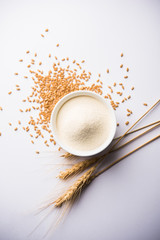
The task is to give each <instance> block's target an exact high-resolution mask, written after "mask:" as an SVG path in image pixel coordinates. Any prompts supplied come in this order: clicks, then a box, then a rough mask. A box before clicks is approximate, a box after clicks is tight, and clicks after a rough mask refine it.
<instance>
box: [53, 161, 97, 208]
mask: <svg viewBox="0 0 160 240" xmlns="http://www.w3.org/2000/svg"><path fill="white" fill-rule="evenodd" d="M96 167H97V164H96V165H95V166H93V167H91V168H90V169H89V170H88V171H86V172H85V173H84V174H83V175H82V176H81V177H80V178H78V180H76V181H75V183H74V184H73V185H72V186H70V187H69V189H68V190H67V191H66V192H65V193H64V194H63V195H62V196H60V197H59V198H58V199H57V200H56V201H54V202H53V204H54V205H55V207H61V206H62V205H63V204H64V203H65V202H68V201H71V200H73V199H75V198H76V197H77V196H78V195H79V194H80V192H81V190H82V188H83V187H84V186H86V184H88V182H89V181H90V177H91V175H92V174H93V172H94V171H95V170H96Z"/></svg>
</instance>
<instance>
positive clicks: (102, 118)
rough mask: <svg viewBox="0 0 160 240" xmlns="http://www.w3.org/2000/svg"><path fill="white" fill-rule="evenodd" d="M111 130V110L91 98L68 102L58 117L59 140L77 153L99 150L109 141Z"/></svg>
mask: <svg viewBox="0 0 160 240" xmlns="http://www.w3.org/2000/svg"><path fill="white" fill-rule="evenodd" d="M111 128H112V123H111V117H110V114H109V109H108V108H107V107H106V105H105V104H103V103H102V102H100V101H99V100H97V99H95V98H93V97H89V96H78V97H74V98H72V99H70V100H68V101H67V102H66V103H65V104H64V105H63V106H62V107H61V109H60V110H59V112H58V115H57V134H58V137H59V139H60V140H61V142H62V143H63V144H64V145H65V146H67V147H70V148H71V149H74V150H77V151H89V150H93V149H96V148H98V147H99V146H100V145H102V144H103V143H104V142H105V141H106V140H107V137H108V135H109V133H110V131H111Z"/></svg>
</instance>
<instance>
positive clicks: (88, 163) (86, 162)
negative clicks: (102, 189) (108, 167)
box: [58, 158, 97, 179]
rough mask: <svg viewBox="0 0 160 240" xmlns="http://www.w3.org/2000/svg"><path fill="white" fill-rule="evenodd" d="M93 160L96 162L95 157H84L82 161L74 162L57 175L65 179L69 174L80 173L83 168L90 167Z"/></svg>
mask: <svg viewBox="0 0 160 240" xmlns="http://www.w3.org/2000/svg"><path fill="white" fill-rule="evenodd" d="M95 162H97V158H93V159H86V160H84V161H81V162H78V163H76V164H74V165H73V166H72V167H71V168H67V169H66V170H65V171H61V172H60V174H59V175H58V177H59V178H61V179H67V178H69V177H71V176H74V175H76V174H78V173H80V172H83V171H84V170H85V169H87V168H88V167H90V166H91V165H92V164H94V163H95Z"/></svg>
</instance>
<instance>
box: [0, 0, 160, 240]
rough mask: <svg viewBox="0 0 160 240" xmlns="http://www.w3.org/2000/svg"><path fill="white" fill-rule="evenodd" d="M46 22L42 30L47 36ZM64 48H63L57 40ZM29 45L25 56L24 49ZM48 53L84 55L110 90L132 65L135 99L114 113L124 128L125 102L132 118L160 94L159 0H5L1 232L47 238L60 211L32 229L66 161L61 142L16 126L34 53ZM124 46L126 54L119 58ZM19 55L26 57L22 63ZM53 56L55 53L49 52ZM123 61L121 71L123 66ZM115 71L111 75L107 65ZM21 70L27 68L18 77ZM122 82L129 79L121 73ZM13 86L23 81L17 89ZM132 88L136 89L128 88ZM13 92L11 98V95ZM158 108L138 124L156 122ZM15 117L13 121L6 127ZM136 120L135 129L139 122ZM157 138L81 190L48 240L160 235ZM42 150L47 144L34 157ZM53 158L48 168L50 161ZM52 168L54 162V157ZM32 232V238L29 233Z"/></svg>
mask: <svg viewBox="0 0 160 240" xmlns="http://www.w3.org/2000/svg"><path fill="white" fill-rule="evenodd" d="M46 28H49V30H50V31H49V32H48V33H47V34H45V38H42V37H41V36H40V34H41V33H44V30H45V29H46ZM57 43H59V44H60V48H56V44H57ZM28 49H29V50H30V51H31V53H30V55H29V56H28V55H27V56H26V54H25V51H26V50H28ZM34 52H37V53H38V58H39V59H42V60H44V61H43V62H44V69H45V68H46V69H47V65H48V63H47V61H48V60H46V59H48V57H47V56H48V54H49V53H52V55H57V56H58V57H60V58H62V57H67V56H68V57H70V58H71V59H74V58H76V59H79V60H82V59H85V60H86V63H85V65H84V67H85V68H86V69H88V70H90V71H91V72H92V73H93V78H94V76H95V77H97V74H98V73H101V74H102V80H103V82H104V92H105V89H106V88H107V86H108V84H113V82H114V81H117V82H120V81H122V80H123V76H124V74H125V68H126V67H129V68H130V72H129V78H128V80H126V89H125V90H126V92H128V93H129V94H130V93H131V94H132V98H131V100H130V101H128V102H127V103H125V104H124V105H121V106H120V108H119V109H118V110H117V111H116V117H117V121H118V122H119V123H120V127H119V128H118V130H117V136H118V135H120V134H122V133H123V132H124V131H125V130H126V129H127V127H126V126H125V124H124V122H125V121H126V120H127V117H126V108H130V109H132V110H133V116H132V117H131V118H130V124H131V123H134V121H135V120H136V119H138V118H139V117H140V116H141V115H142V114H143V113H144V112H145V111H146V110H147V108H146V107H144V106H143V102H147V103H148V105H149V106H151V105H152V104H153V103H154V102H156V101H157V100H158V98H159V92H160V84H159V81H160V1H158V0H150V1H118V0H115V1H109V0H106V1H105V0H99V1H96V0H93V1H89V0H88V1H84V0H82V1H71V0H66V1H65V0H59V1H58V0H57V1H54V0H52V1H49V0H45V1H41V0H39V1H36V0H32V1H31V0H28V1H24V0H21V1H20V0H19V1H18V0H15V1H11V0H10V1H9V0H1V1H0V72H1V76H0V106H2V107H3V109H4V110H3V112H0V132H2V136H1V137H0V239H2V240H22V239H23V240H24V239H33V240H37V239H41V238H42V237H43V235H44V234H45V233H46V231H47V229H48V228H49V227H50V225H51V223H52V222H54V221H55V220H54V219H56V215H57V214H58V212H56V211H54V212H53V214H52V215H51V216H50V219H46V220H45V221H44V223H43V224H42V225H40V226H39V228H38V229H37V231H35V232H34V233H33V234H32V235H29V234H30V233H31V231H32V230H33V229H34V227H35V226H36V225H37V224H38V223H39V222H40V220H41V219H42V218H43V216H45V213H42V214H39V215H35V212H36V210H37V208H38V207H39V205H40V203H41V202H42V201H43V200H45V199H46V197H47V196H48V194H49V193H51V192H54V189H55V186H56V184H57V180H55V176H56V174H57V173H56V171H49V168H48V165H47V164H48V162H49V163H50V164H52V165H51V167H53V166H54V162H56V161H60V162H61V161H62V160H60V158H59V154H57V153H56V151H55V150H56V148H54V147H50V148H49V150H48V149H46V148H44V147H42V144H41V143H37V144H36V145H34V146H33V145H32V144H31V143H30V138H29V137H28V135H27V134H26V133H24V131H22V130H21V129H20V130H19V131H18V132H14V130H13V129H14V127H16V126H17V121H18V120H19V119H22V121H23V122H24V123H25V121H26V115H23V116H22V114H20V112H19V111H18V109H19V108H20V107H21V106H22V103H21V102H20V99H21V98H22V97H23V96H25V95H27V94H28V91H29V85H30V82H29V83H28V82H27V81H24V80H23V77H22V76H24V75H26V72H27V69H26V67H25V66H26V65H27V63H28V62H29V59H30V58H32V56H33V53H34ZM121 52H123V53H124V57H123V59H122V58H121V57H120V54H121ZM20 58H23V59H24V63H23V64H21V63H19V62H18V60H19V59H20ZM50 61H51V62H52V60H50ZM121 63H123V64H124V69H120V68H119V66H120V64H121ZM107 68H109V69H110V74H109V75H107V74H106V69H107ZM14 72H19V73H20V76H18V77H16V76H14ZM123 81H124V80H123ZM15 84H20V86H21V88H22V89H23V90H22V91H21V92H20V93H16V91H15ZM133 85H134V86H135V90H134V91H133V92H131V91H130V88H131V86H133ZM10 90H11V91H13V93H12V95H11V96H9V95H8V94H7V93H8V92H9V91H10ZM159 117H160V114H159V109H158V108H156V109H155V110H154V111H152V113H151V114H149V115H148V116H147V117H146V118H145V119H144V120H143V121H142V122H141V123H140V124H139V125H138V126H142V125H144V124H147V123H150V122H153V121H156V120H159ZM8 122H12V124H13V127H9V126H8ZM138 126H137V127H138ZM158 131H159V129H156V130H155V131H154V132H152V133H150V134H148V135H146V136H144V137H143V138H141V139H140V140H138V141H137V142H135V143H134V144H132V145H130V146H128V147H126V148H125V149H123V150H122V151H121V152H118V153H117V154H116V155H115V156H114V159H116V158H117V157H119V156H122V155H123V154H124V153H127V152H128V151H129V150H131V149H133V148H134V147H136V146H138V145H140V144H141V143H144V142H145V141H147V140H149V139H150V138H152V137H154V136H156V135H157V134H158ZM159 149H160V148H159V140H157V141H156V142H154V143H151V144H150V145H148V146H147V147H145V148H143V149H141V150H140V151H138V152H136V153H134V154H133V155H132V156H130V157H128V158H127V159H125V160H124V161H122V162H121V163H119V164H118V165H116V166H114V167H113V168H112V169H110V170H109V171H107V172H106V173H104V174H103V175H101V176H100V177H99V178H97V179H96V180H95V181H94V182H93V183H92V184H91V185H90V187H88V188H87V190H86V191H85V193H84V194H82V196H81V198H80V200H79V201H78V202H77V203H76V204H75V205H74V207H73V208H72V210H71V212H70V213H69V215H68V216H67V218H66V220H65V221H64V223H63V224H61V225H60V226H59V227H58V228H57V230H56V231H55V232H54V234H53V233H51V234H49V235H47V237H46V239H54V240H63V239H77V240H80V239H84V240H87V239H91V240H97V239H101V240H104V239H108V240H135V239H137V240H150V239H152V240H158V239H160V229H159V222H160V205H159V203H160V191H159V189H160V170H159V169H160V161H159V160H160V159H159V154H160V150H159ZM35 150H42V151H41V154H40V155H39V156H36V154H35ZM46 166H47V168H46ZM49 166H50V165H49ZM28 235H29V236H28Z"/></svg>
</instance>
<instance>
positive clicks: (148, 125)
mask: <svg viewBox="0 0 160 240" xmlns="http://www.w3.org/2000/svg"><path fill="white" fill-rule="evenodd" d="M157 123H160V120H159V121H156V122H153V123H150V124H147V125H145V126H143V127H140V128H137V129H135V130H133V131H130V132H128V133H127V134H126V135H125V136H127V135H129V134H132V133H135V132H138V131H140V130H143V129H145V128H148V127H151V126H153V125H155V124H157ZM120 137H121V136H119V137H116V138H114V139H113V140H117V139H119V138H120Z"/></svg>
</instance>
